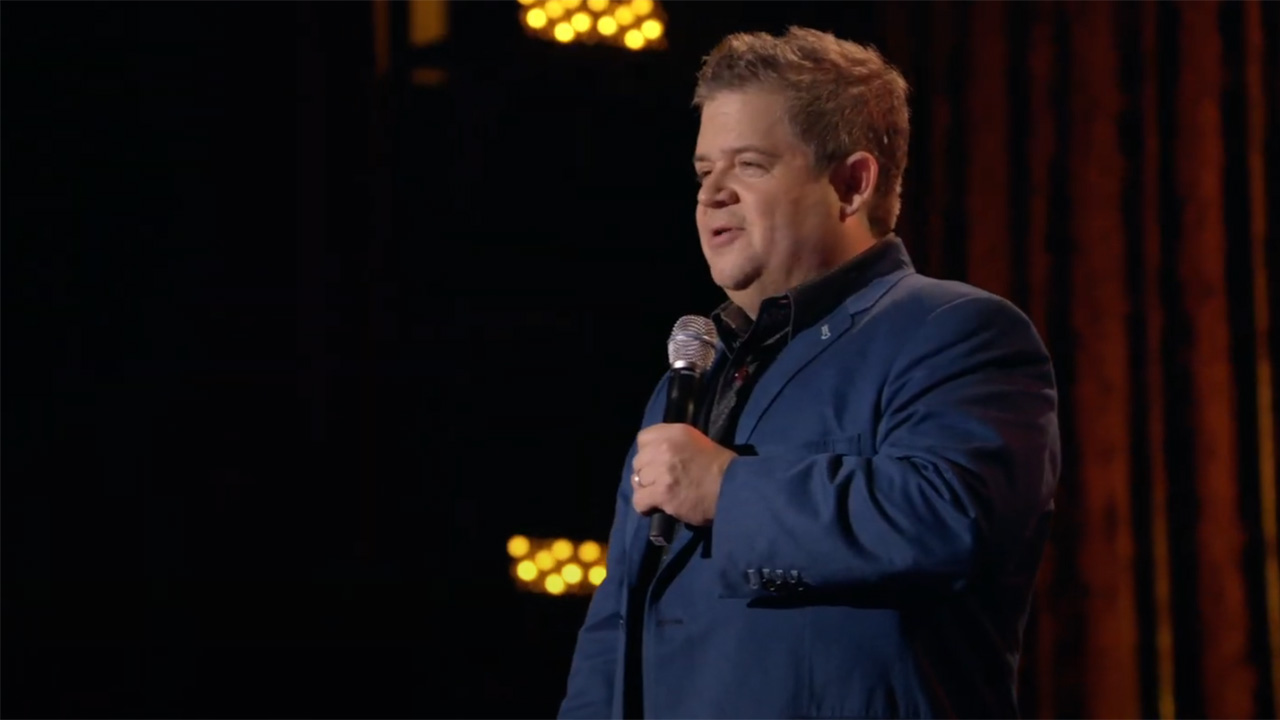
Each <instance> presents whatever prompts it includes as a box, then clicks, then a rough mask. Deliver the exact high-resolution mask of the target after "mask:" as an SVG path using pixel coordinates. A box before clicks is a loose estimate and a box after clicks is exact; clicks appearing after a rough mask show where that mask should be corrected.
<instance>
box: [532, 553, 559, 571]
mask: <svg viewBox="0 0 1280 720" xmlns="http://www.w3.org/2000/svg"><path fill="white" fill-rule="evenodd" d="M533 562H534V564H535V565H537V566H538V569H539V570H541V571H543V572H547V571H548V570H550V569H551V568H553V567H555V566H556V558H555V556H554V555H552V554H551V551H550V550H539V551H538V552H537V554H536V555H534V556H533Z"/></svg>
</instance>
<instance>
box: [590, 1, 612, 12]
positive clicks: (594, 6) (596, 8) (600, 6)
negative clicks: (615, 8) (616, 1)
mask: <svg viewBox="0 0 1280 720" xmlns="http://www.w3.org/2000/svg"><path fill="white" fill-rule="evenodd" d="M608 8H609V0H587V9H588V10H590V11H591V12H594V13H600V12H604V11H605V10H607V9H608Z"/></svg>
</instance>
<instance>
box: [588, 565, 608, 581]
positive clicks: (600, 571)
mask: <svg viewBox="0 0 1280 720" xmlns="http://www.w3.org/2000/svg"><path fill="white" fill-rule="evenodd" d="M605 574H606V571H605V569H604V566H603V565H596V566H595V567H593V568H591V569H590V570H588V571H587V580H588V581H590V583H591V584H592V585H599V584H600V583H602V582H604V577H605Z"/></svg>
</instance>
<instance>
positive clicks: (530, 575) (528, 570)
mask: <svg viewBox="0 0 1280 720" xmlns="http://www.w3.org/2000/svg"><path fill="white" fill-rule="evenodd" d="M516 577H518V578H520V579H521V580H523V581H525V582H532V581H533V579H534V578H536V577H538V566H537V565H535V564H534V563H533V561H532V560H521V561H520V564H519V565H516Z"/></svg>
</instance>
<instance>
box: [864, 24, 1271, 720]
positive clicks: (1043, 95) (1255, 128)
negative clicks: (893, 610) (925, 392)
mask: <svg viewBox="0 0 1280 720" xmlns="http://www.w3.org/2000/svg"><path fill="white" fill-rule="evenodd" d="M1277 15H1280V13H1278V12H1277V10H1276V9H1275V8H1274V7H1272V6H1270V5H1269V4H1266V3H1261V2H1259V1H1258V0H1252V1H1245V2H1238V3H1221V2H1217V1H1216V0H1211V1H1198V2H1182V3H1155V2H1135V3H1098V2H1078V3H1058V2H1040V3H1002V2H975V3H895V4H893V5H891V6H889V7H888V8H887V9H886V17H885V20H886V24H885V27H884V35H885V41H886V42H885V47H886V52H887V54H888V55H889V56H890V59H891V60H894V61H895V62H898V63H899V64H900V65H901V66H902V67H903V69H904V72H905V73H906V74H907V75H908V81H909V82H910V83H911V85H912V87H913V91H914V103H913V107H914V111H915V112H914V116H913V117H914V121H913V138H912V158H913V163H912V167H911V168H910V169H908V174H907V179H906V185H907V193H906V195H905V197H904V204H903V213H902V218H901V221H900V227H899V231H900V233H901V234H902V235H903V236H904V237H905V238H906V239H907V242H908V243H909V244H910V245H911V246H912V248H913V252H914V253H915V255H916V257H917V258H918V259H919V264H920V266H921V269H922V270H924V271H926V272H931V273H934V274H938V275H942V276H946V277H955V278H960V279H964V280H967V281H969V282H972V283H974V284H976V285H978V286H980V287H983V288H985V289H987V290H990V291H991V292H994V293H997V294H999V295H1002V296H1004V297H1007V298H1009V299H1010V300H1012V301H1014V302H1015V303H1017V304H1018V305H1019V306H1021V307H1022V308H1023V309H1024V310H1025V311H1026V312H1027V313H1028V315H1029V316H1030V317H1031V319H1032V320H1033V321H1034V322H1035V323H1036V325H1037V327H1039V328H1040V330H1041V332H1042V333H1043V335H1044V337H1045V339H1046V342H1047V343H1048V344H1049V346H1050V349H1051V350H1052V352H1053V355H1054V358H1055V363H1056V367H1057V372H1058V377H1059V382H1060V385H1061V404H1062V418H1061V419H1062V425H1063V439H1064V454H1065V457H1064V474H1063V477H1062V484H1061V490H1060V493H1059V497H1058V505H1059V517H1058V520H1057V524H1056V526H1055V529H1054V533H1053V538H1052V542H1051V546H1050V548H1049V550H1048V554H1047V557H1046V559H1045V564H1044V566H1043V568H1042V571H1041V576H1040V582H1039V585H1038V589H1037V594H1036V597H1035V599H1034V608H1033V612H1032V617H1031V620H1030V622H1029V625H1028V628H1027V648H1026V653H1025V654H1024V656H1023V661H1022V662H1023V666H1022V675H1021V678H1020V682H1021V684H1022V690H1023V693H1022V696H1023V712H1024V714H1026V715H1028V716H1038V717H1098V718H1101V717H1107V718H1123V717H1160V718H1174V717H1215V718H1240V717H1274V716H1276V714H1277V710H1278V709H1280V708H1277V692H1278V690H1277V688H1278V686H1280V680H1278V679H1277V678H1280V669H1278V668H1277V664H1278V659H1277V658H1278V657H1280V587H1278V584H1280V570H1277V555H1278V552H1277V547H1276V543H1277V538H1276V536H1277V531H1276V526H1277V509H1276V487H1275V486H1276V454H1275V446H1276V441H1277V438H1276V422H1275V420H1276V418H1275V396H1274V393H1275V389H1274V381H1273V378H1274V376H1275V370H1276V367H1275V357H1276V348H1275V345H1276V342H1275V338H1274V333H1273V332H1272V331H1271V329H1270V321H1271V316H1272V314H1273V309H1274V308H1275V307H1276V306H1277V291H1276V280H1275V279H1276V258H1275V255H1276V253H1275V251H1274V250H1273V248H1274V246H1275V241H1276V230H1275V227H1276V222H1275V220H1274V218H1273V217H1272V216H1271V211H1270V208H1271V207H1272V206H1273V205H1274V204H1275V202H1277V199H1278V198H1280V195H1278V194H1277V191H1276V184H1277V178H1276V176H1275V172H1276V171H1275V168H1276V167H1280V163H1278V162H1277V149H1276V148H1277V143H1276V140H1275V139H1274V132H1272V130H1273V128H1274V126H1275V117H1276V115H1275V113H1276V101H1275V98H1276V96H1277V94H1280V93H1277V87H1276V84H1277V83H1276V78H1277V76H1276V68H1277V67H1280V56H1278V55H1277V53H1276V51H1275V48H1276V45H1277V40H1278V39H1280V38H1277V37H1276V35H1277V27H1276V26H1277V22H1276V19H1277ZM919 40H924V41H925V42H924V43H918V44H917V42H916V41H919ZM926 43H927V44H926Z"/></svg>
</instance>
